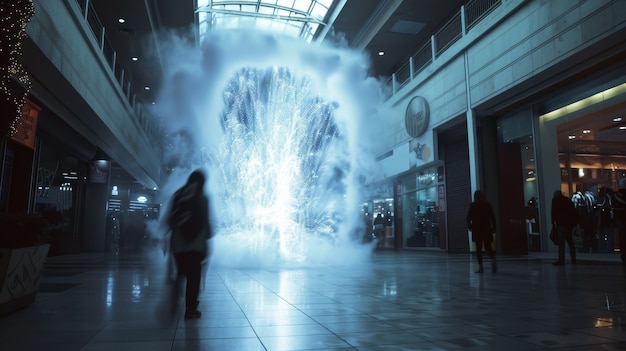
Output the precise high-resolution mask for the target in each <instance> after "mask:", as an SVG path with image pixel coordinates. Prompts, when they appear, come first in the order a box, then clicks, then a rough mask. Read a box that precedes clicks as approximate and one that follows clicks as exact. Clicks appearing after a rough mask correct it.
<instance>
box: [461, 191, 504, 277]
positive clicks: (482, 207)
mask: <svg viewBox="0 0 626 351" xmlns="http://www.w3.org/2000/svg"><path fill="white" fill-rule="evenodd" d="M467 229H469V230H470V231H471V232H472V241H473V242H475V243H476V259H477V260H478V270H477V271H476V273H483V246H484V247H485V250H486V251H487V254H488V255H489V257H491V271H492V272H494V273H495V272H496V271H497V270H498V267H497V265H496V253H495V252H494V250H493V248H492V247H491V242H492V241H493V233H495V231H496V216H495V214H494V213H493V207H491V204H490V203H489V202H488V201H487V198H486V197H485V194H484V193H483V192H482V191H480V190H476V191H475V192H474V202H472V204H471V205H470V207H469V210H468V211H467Z"/></svg>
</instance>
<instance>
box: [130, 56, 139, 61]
mask: <svg viewBox="0 0 626 351" xmlns="http://www.w3.org/2000/svg"><path fill="white" fill-rule="evenodd" d="M130 59H131V60H133V61H137V60H139V58H138V57H131V58H130Z"/></svg>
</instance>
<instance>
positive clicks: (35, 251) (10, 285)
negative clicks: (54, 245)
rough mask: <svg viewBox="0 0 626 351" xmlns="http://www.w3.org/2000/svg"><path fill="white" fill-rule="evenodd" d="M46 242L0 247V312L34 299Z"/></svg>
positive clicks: (9, 310) (46, 249)
mask: <svg viewBox="0 0 626 351" xmlns="http://www.w3.org/2000/svg"><path fill="white" fill-rule="evenodd" d="M49 249H50V245H49V244H41V245H36V246H29V247H22V248H0V315H4V314H7V313H10V312H13V311H16V310H18V309H20V308H23V307H26V306H28V305H30V304H32V303H33V302H35V297H36V295H37V290H38V289H39V283H40V282H41V274H42V271H43V265H44V262H45V260H46V257H47V256H48V250H49Z"/></svg>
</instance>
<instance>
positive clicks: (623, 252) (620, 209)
mask: <svg viewBox="0 0 626 351" xmlns="http://www.w3.org/2000/svg"><path fill="white" fill-rule="evenodd" d="M611 205H612V206H613V219H614V220H615V224H616V225H617V232H618V234H619V246H620V250H619V253H620V256H621V257H622V265H623V266H626V177H624V178H622V179H620V180H619V184H618V189H617V191H616V192H614V193H613V199H612V200H611Z"/></svg>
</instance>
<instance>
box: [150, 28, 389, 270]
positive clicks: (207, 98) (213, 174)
mask: <svg viewBox="0 0 626 351" xmlns="http://www.w3.org/2000/svg"><path fill="white" fill-rule="evenodd" d="M174 39H180V38H174ZM162 48H163V50H164V54H165V62H166V63H167V64H166V67H167V71H166V72H165V79H164V81H163V84H162V86H163V88H162V90H161V95H160V98H159V100H158V104H157V106H159V113H160V114H161V115H162V116H164V120H165V125H166V126H167V128H168V130H169V131H170V135H171V136H172V142H173V144H172V146H171V147H170V149H169V150H168V151H169V154H168V155H166V157H167V158H168V159H171V160H172V162H174V163H176V164H177V167H175V171H174V173H173V174H172V176H171V177H170V182H169V184H168V185H166V186H165V187H164V188H162V189H161V190H162V195H163V199H162V200H163V202H167V199H168V198H169V196H170V195H171V194H172V193H173V191H174V190H175V189H176V188H177V187H179V186H180V185H182V184H183V183H184V181H185V180H186V177H187V175H188V174H189V172H190V171H191V170H193V169H195V168H197V167H203V168H206V169H208V171H209V172H208V173H209V179H208V185H207V191H208V192H209V194H211V195H212V197H211V198H212V205H213V208H214V213H215V215H216V216H217V217H218V219H214V222H215V223H216V224H218V225H220V224H222V222H221V221H220V219H219V217H220V216H221V214H223V209H222V208H221V207H223V204H224V203H226V202H227V199H224V198H220V197H219V196H216V195H218V194H219V195H220V196H230V195H229V194H227V193H226V194H225V193H224V192H223V187H224V183H223V182H224V179H222V178H221V177H220V176H219V174H220V171H219V169H218V167H224V164H227V163H232V162H236V160H232V159H221V160H218V162H216V163H222V164H221V165H217V164H215V163H214V164H209V162H207V155H211V154H215V152H216V151H215V150H218V149H219V148H220V147H221V146H223V140H224V134H223V132H222V131H223V119H222V117H223V116H224V113H225V112H224V110H225V104H224V92H225V90H226V89H227V87H228V86H229V82H231V81H232V80H233V79H234V77H238V74H240V73H241V70H242V69H243V68H247V69H256V70H258V72H268V71H270V70H272V69H274V68H276V67H281V68H285V69H288V70H289V72H293V74H294V75H297V76H298V77H300V78H302V79H304V80H306V81H307V82H308V83H309V84H311V89H312V90H313V91H314V92H315V93H316V94H317V96H318V97H319V98H320V99H321V100H323V101H325V102H326V103H327V104H329V105H330V106H333V108H334V110H333V119H334V124H335V125H336V126H337V129H338V130H339V134H340V137H341V139H342V143H341V144H340V146H341V148H342V149H337V148H335V149H333V148H332V147H331V149H332V150H331V151H332V152H330V151H329V152H328V157H331V158H333V159H330V160H329V161H328V162H326V161H325V162H324V164H328V165H335V167H336V168H339V169H341V171H339V173H340V176H339V177H338V178H337V180H336V181H337V182H339V183H340V184H341V186H339V185H337V186H338V187H340V188H342V189H343V190H342V191H341V192H338V193H337V194H335V195H333V196H330V197H332V198H330V197H329V199H328V202H329V203H331V202H332V203H334V204H335V207H340V208H341V210H342V213H341V216H340V217H341V218H340V220H338V221H336V223H335V224H336V226H335V227H334V229H333V230H334V231H336V232H337V233H331V234H330V235H331V236H333V238H334V239H333V240H331V241H325V240H323V239H322V240H320V239H319V238H318V237H316V236H306V235H300V234H297V233H293V236H294V238H297V240H299V243H298V247H303V248H304V249H302V251H301V252H298V253H297V254H295V255H294V256H295V257H296V259H294V260H292V261H293V262H291V263H299V264H301V263H304V262H305V263H307V264H316V263H322V262H325V263H329V262H331V263H335V264H337V263H357V262H362V261H363V259H364V258H365V257H367V255H368V254H369V253H370V252H371V247H369V246H364V245H360V244H355V242H354V240H353V236H354V235H355V233H360V232H361V231H362V228H360V226H362V221H361V216H360V210H359V205H360V202H361V200H362V199H361V196H362V195H361V192H360V191H361V186H360V185H361V184H360V183H361V182H362V180H363V177H365V176H367V174H369V173H372V172H375V162H373V161H374V160H373V156H372V155H371V153H370V152H369V150H370V148H371V146H372V145H373V144H375V143H376V142H377V139H376V131H377V130H379V128H380V126H381V124H380V123H379V120H378V118H379V117H378V116H377V113H378V108H379V106H380V105H381V104H382V102H383V89H384V88H383V86H382V84H381V83H380V82H379V81H378V80H377V79H376V78H373V77H369V76H368V75H367V72H368V64H369V63H368V58H367V57H366V56H365V55H364V54H363V53H361V52H356V51H354V50H349V49H346V48H344V47H339V46H333V45H330V44H321V45H314V44H308V43H305V42H303V41H301V40H296V39H291V38H282V37H280V38H279V37H275V36H273V35H270V34H266V33H259V32H251V31H236V30H232V31H224V32H213V33H211V34H209V35H207V37H206V38H205V40H204V41H203V43H202V44H201V45H200V47H199V48H198V47H196V46H195V45H193V44H192V43H190V42H189V41H187V40H171V41H170V42H168V43H167V44H165V45H163V47H162ZM261 82H263V81H261ZM244 83H246V84H249V83H247V82H244ZM258 88H260V89H265V88H266V87H263V86H260V87H258ZM286 123H287V122H286ZM228 132H229V131H228V130H227V131H226V133H227V134H228ZM190 141H193V143H195V144H190ZM190 145H195V147H191V146H190ZM242 153H243V152H242ZM331 174H332V173H327V174H326V177H330V178H332V175H331ZM321 176H324V175H321ZM328 181H330V180H328ZM241 206H242V208H245V206H246V204H241ZM268 207H269V206H268ZM237 210H240V209H239V208H238V209H237ZM242 211H246V209H244V210H242ZM232 212H236V211H231V213H232ZM242 215H244V214H243V213H242ZM272 215H275V216H277V217H279V216H281V214H272ZM264 223H265V222H264ZM264 225H267V224H266V223H265V224H264ZM255 228H257V229H258V228H259V226H255ZM274 228H275V226H274ZM222 229H223V228H222ZM248 229H250V228H248ZM233 231H234V229H233V228H232V227H231V228H227V229H224V230H218V233H219V235H218V236H217V237H216V238H214V239H213V240H212V245H213V246H214V250H213V251H214V253H213V263H214V264H235V265H247V264H257V265H258V264H278V263H283V264H284V263H285V261H286V260H285V257H284V256H281V255H277V254H276V252H273V251H276V246H275V245H276V243H269V244H268V243H259V242H255V241H254V240H248V239H249V238H250V237H252V238H254V237H256V234H255V233H249V232H246V231H245V230H244V231H242V232H238V233H232V232H233ZM235 234H236V235H235ZM356 235H357V236H358V235H359V234H356ZM242 237H246V238H247V239H246V240H242V239H241V238H242ZM258 237H259V240H267V236H266V237H264V236H258ZM290 239H293V238H290ZM281 240H282V239H281ZM278 245H280V243H279V244H278ZM259 248H261V249H262V250H258V249H259ZM287 261H290V260H287Z"/></svg>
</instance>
